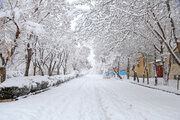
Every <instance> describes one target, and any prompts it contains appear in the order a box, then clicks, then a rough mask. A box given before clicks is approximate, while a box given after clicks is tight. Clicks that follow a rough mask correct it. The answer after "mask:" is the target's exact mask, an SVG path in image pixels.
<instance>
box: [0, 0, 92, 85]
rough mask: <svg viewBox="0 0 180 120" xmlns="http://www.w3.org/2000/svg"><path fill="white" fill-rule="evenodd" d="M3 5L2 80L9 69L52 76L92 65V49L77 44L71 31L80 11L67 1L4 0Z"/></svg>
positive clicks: (0, 34)
mask: <svg viewBox="0 0 180 120" xmlns="http://www.w3.org/2000/svg"><path fill="white" fill-rule="evenodd" d="M0 6H1V7H0V28H1V29H0V30H1V32H0V62H1V63H0V64H1V69H0V70H1V78H2V79H1V82H3V81H4V80H5V78H6V74H9V73H8V72H9V71H10V72H11V71H23V74H24V76H29V74H31V75H49V76H51V75H53V74H58V75H59V74H67V73H69V72H71V71H72V70H78V71H81V70H83V69H89V68H90V67H91V66H90V64H89V62H88V60H87V57H88V54H89V53H90V50H89V48H87V47H77V44H78V42H77V41H76V39H75V37H74V35H73V31H72V30H71V21H72V20H73V19H74V17H75V16H76V15H77V13H79V12H78V10H75V7H73V6H70V4H69V3H67V2H66V1H65V0H61V1H46V0H40V1H33V0H27V1H22V0H4V1H2V2H0ZM80 53H81V56H79V54H80ZM72 66H73V67H72Z"/></svg>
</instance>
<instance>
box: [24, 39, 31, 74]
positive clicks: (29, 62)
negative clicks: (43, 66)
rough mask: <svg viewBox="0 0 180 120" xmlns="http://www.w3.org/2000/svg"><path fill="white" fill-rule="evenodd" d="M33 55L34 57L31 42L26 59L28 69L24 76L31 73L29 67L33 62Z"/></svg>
mask: <svg viewBox="0 0 180 120" xmlns="http://www.w3.org/2000/svg"><path fill="white" fill-rule="evenodd" d="M31 57H32V49H31V48H30V45H29V43H28V44H27V61H26V70H25V75H24V76H28V75H29V67H30V64H31Z"/></svg>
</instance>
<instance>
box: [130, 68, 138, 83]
mask: <svg viewBox="0 0 180 120" xmlns="http://www.w3.org/2000/svg"><path fill="white" fill-rule="evenodd" d="M132 71H133V72H134V81H135V80H136V78H137V82H139V77H138V74H137V72H136V70H135V65H133V67H132Z"/></svg>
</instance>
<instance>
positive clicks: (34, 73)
mask: <svg viewBox="0 0 180 120" xmlns="http://www.w3.org/2000/svg"><path fill="white" fill-rule="evenodd" d="M36 68H37V63H36V62H35V63H33V75H34V76H36Z"/></svg>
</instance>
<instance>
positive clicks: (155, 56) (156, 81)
mask: <svg viewBox="0 0 180 120" xmlns="http://www.w3.org/2000/svg"><path fill="white" fill-rule="evenodd" d="M156 58H157V55H156V51H154V78H155V84H154V85H155V86H156V85H157V84H158V79H157V71H156V67H157V65H156Z"/></svg>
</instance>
